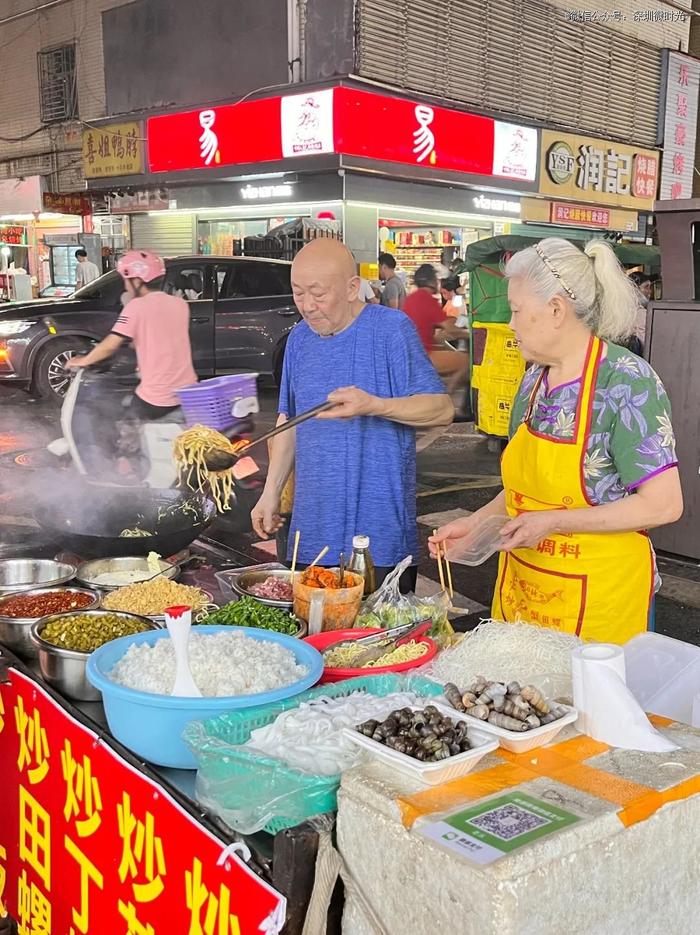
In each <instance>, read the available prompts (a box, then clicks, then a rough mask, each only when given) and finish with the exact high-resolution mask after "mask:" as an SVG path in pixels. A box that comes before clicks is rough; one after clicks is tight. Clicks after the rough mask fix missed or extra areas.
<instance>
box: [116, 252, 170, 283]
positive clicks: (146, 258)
mask: <svg viewBox="0 0 700 935" xmlns="http://www.w3.org/2000/svg"><path fill="white" fill-rule="evenodd" d="M117 272H119V273H121V275H122V276H123V277H124V279H143V281H144V282H152V281H153V280H154V279H158V277H159V276H164V275H165V263H164V262H163V260H162V259H161V258H160V257H159V256H158V254H157V253H153V251H151V250H129V252H128V253H125V254H124V256H123V257H121V259H120V260H119V261H118V262H117Z"/></svg>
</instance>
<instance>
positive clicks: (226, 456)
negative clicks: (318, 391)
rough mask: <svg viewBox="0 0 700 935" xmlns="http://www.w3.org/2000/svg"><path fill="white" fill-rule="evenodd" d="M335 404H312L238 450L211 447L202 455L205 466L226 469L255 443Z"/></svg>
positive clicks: (220, 469)
mask: <svg viewBox="0 0 700 935" xmlns="http://www.w3.org/2000/svg"><path fill="white" fill-rule="evenodd" d="M335 405H337V404H336V403H329V402H325V403H321V405H320V406H314V408H313V409H308V410H307V411H306V412H302V413H301V414H300V415H298V416H295V417H294V418H293V419H287V421H286V422H282V423H281V424H280V425H276V426H275V427H274V428H273V429H270V431H269V432H265V434H264V435H261V436H260V438H255V439H253V441H252V442H250V443H249V444H247V445H246V446H245V447H244V448H241V449H240V450H239V451H236V452H234V451H224V450H223V449H221V448H212V449H211V450H210V451H208V452H207V453H206V454H205V456H204V462H205V464H206V466H207V470H208V471H214V472H216V471H228V470H229V469H230V468H232V467H233V466H234V464H235V463H236V461H238V459H239V458H245V457H246V456H247V454H248V452H249V451H250V449H251V448H253V447H254V446H255V445H260V444H261V443H262V442H266V441H267V440H268V439H269V438H274V436H275V435H280V434H281V433H282V432H286V431H287V429H293V428H295V427H296V426H297V425H301V423H302V422H306V420H307V419H313V418H314V416H317V415H318V414H319V413H320V412H325V411H326V410H327V409H332V408H333V406H335Z"/></svg>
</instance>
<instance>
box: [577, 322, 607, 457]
mask: <svg viewBox="0 0 700 935" xmlns="http://www.w3.org/2000/svg"><path fill="white" fill-rule="evenodd" d="M602 356H603V342H602V341H601V340H600V338H598V337H596V336H595V335H592V336H591V340H590V342H589V344H588V351H587V353H586V362H585V364H584V365H583V375H582V377H581V395H580V396H579V400H578V407H577V413H576V427H577V431H576V444H577V445H581V446H584V445H585V444H586V438H587V437H588V433H589V430H590V423H591V413H592V406H593V397H594V395H595V385H596V381H597V379H598V367H599V366H600V360H601V358H602Z"/></svg>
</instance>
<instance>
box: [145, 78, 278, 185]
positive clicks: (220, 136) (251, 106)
mask: <svg viewBox="0 0 700 935" xmlns="http://www.w3.org/2000/svg"><path fill="white" fill-rule="evenodd" d="M280 102H281V98H279V97H273V98H265V99H263V100H259V101H244V102H243V103H242V104H225V105H224V106H223V107H209V108H205V109H204V110H191V111H188V112H187V113H184V114H167V115H165V116H162V117H151V118H150V119H149V120H148V122H147V130H146V135H147V137H148V164H149V166H150V169H151V171H152V172H168V171H175V170H179V169H206V168H215V167H216V166H220V165H221V166H232V165H237V164H242V163H248V162H269V161H271V160H274V159H281V158H282V138H281V134H280Z"/></svg>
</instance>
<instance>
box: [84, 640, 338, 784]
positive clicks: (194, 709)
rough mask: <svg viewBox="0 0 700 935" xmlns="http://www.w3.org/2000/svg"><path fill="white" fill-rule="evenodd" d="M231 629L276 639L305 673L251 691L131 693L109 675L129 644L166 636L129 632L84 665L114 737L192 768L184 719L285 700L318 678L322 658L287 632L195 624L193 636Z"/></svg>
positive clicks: (152, 756)
mask: <svg viewBox="0 0 700 935" xmlns="http://www.w3.org/2000/svg"><path fill="white" fill-rule="evenodd" d="M234 631H235V632H240V633H242V634H244V635H245V636H248V637H250V638H251V639H255V640H262V641H263V642H268V643H280V644H281V645H282V646H284V647H285V648H286V649H289V650H290V651H291V652H292V653H294V656H295V658H296V661H297V663H298V664H299V665H304V666H306V667H307V668H308V669H309V674H308V675H306V676H305V677H304V678H303V679H300V680H299V681H298V682H293V683H292V684H291V685H285V687H284V688H278V689H276V690H275V691H271V692H259V693H258V694H256V695H231V696H224V697H221V698H180V697H173V696H172V695H156V694H153V693H152V692H141V691H136V690H135V689H133V688H126V687H125V686H124V685H118V684H117V683H116V682H113V681H112V680H111V678H110V677H109V673H110V672H111V671H112V669H113V668H114V666H115V665H116V663H117V662H118V661H119V660H120V659H121V658H122V656H123V655H124V654H125V653H126V651H127V649H128V648H129V646H131V645H132V644H134V643H151V644H153V643H155V642H156V640H162V639H169V635H168V632H167V630H150V631H148V632H146V633H136V634H134V635H133V636H123V637H121V638H120V639H118V640H112V642H110V643H105V645H104V646H101V647H100V648H99V649H96V650H95V651H94V652H93V653H92V654H91V655H90V657H89V658H88V661H87V668H86V672H87V677H88V679H89V681H90V682H91V683H92V684H93V685H94V686H95V688H98V689H99V690H100V691H101V692H102V702H103V704H104V709H105V715H106V717H107V723H108V724H109V729H110V730H111V732H112V734H113V735H114V736H115V737H116V739H117V740H119V741H120V742H121V743H123V744H124V746H125V747H128V748H129V749H130V750H132V751H133V752H134V753H136V754H137V755H138V756H141V757H143V759H145V760H148V761H149V762H151V763H156V764H158V765H159V766H172V767H175V768H176V769H196V768H197V760H196V759H195V758H194V756H193V755H192V753H191V752H190V750H189V748H188V746H187V744H186V743H185V742H184V740H183V739H182V732H183V730H184V728H185V725H186V724H189V722H190V721H193V720H204V719H205V718H210V717H216V716H217V715H219V714H225V713H226V712H227V711H233V710H234V709H236V708H249V707H254V706H257V705H264V704H270V703H271V702H275V701H281V700H282V699H284V698H291V697H292V696H294V695H298V694H300V693H301V692H303V691H305V690H306V689H307V688H311V686H312V685H315V684H316V682H318V680H319V679H320V678H321V674H322V673H323V657H322V656H321V654H320V653H319V652H318V650H316V649H314V648H313V647H312V646H309V645H308V644H307V643H303V642H302V641H301V640H298V639H296V638H295V637H293V636H287V635H286V634H283V633H274V632H273V631H271V630H257V629H254V628H252V627H227V626H216V627H214V626H198V627H197V628H196V632H197V633H198V634H206V633H231V632H234Z"/></svg>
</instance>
